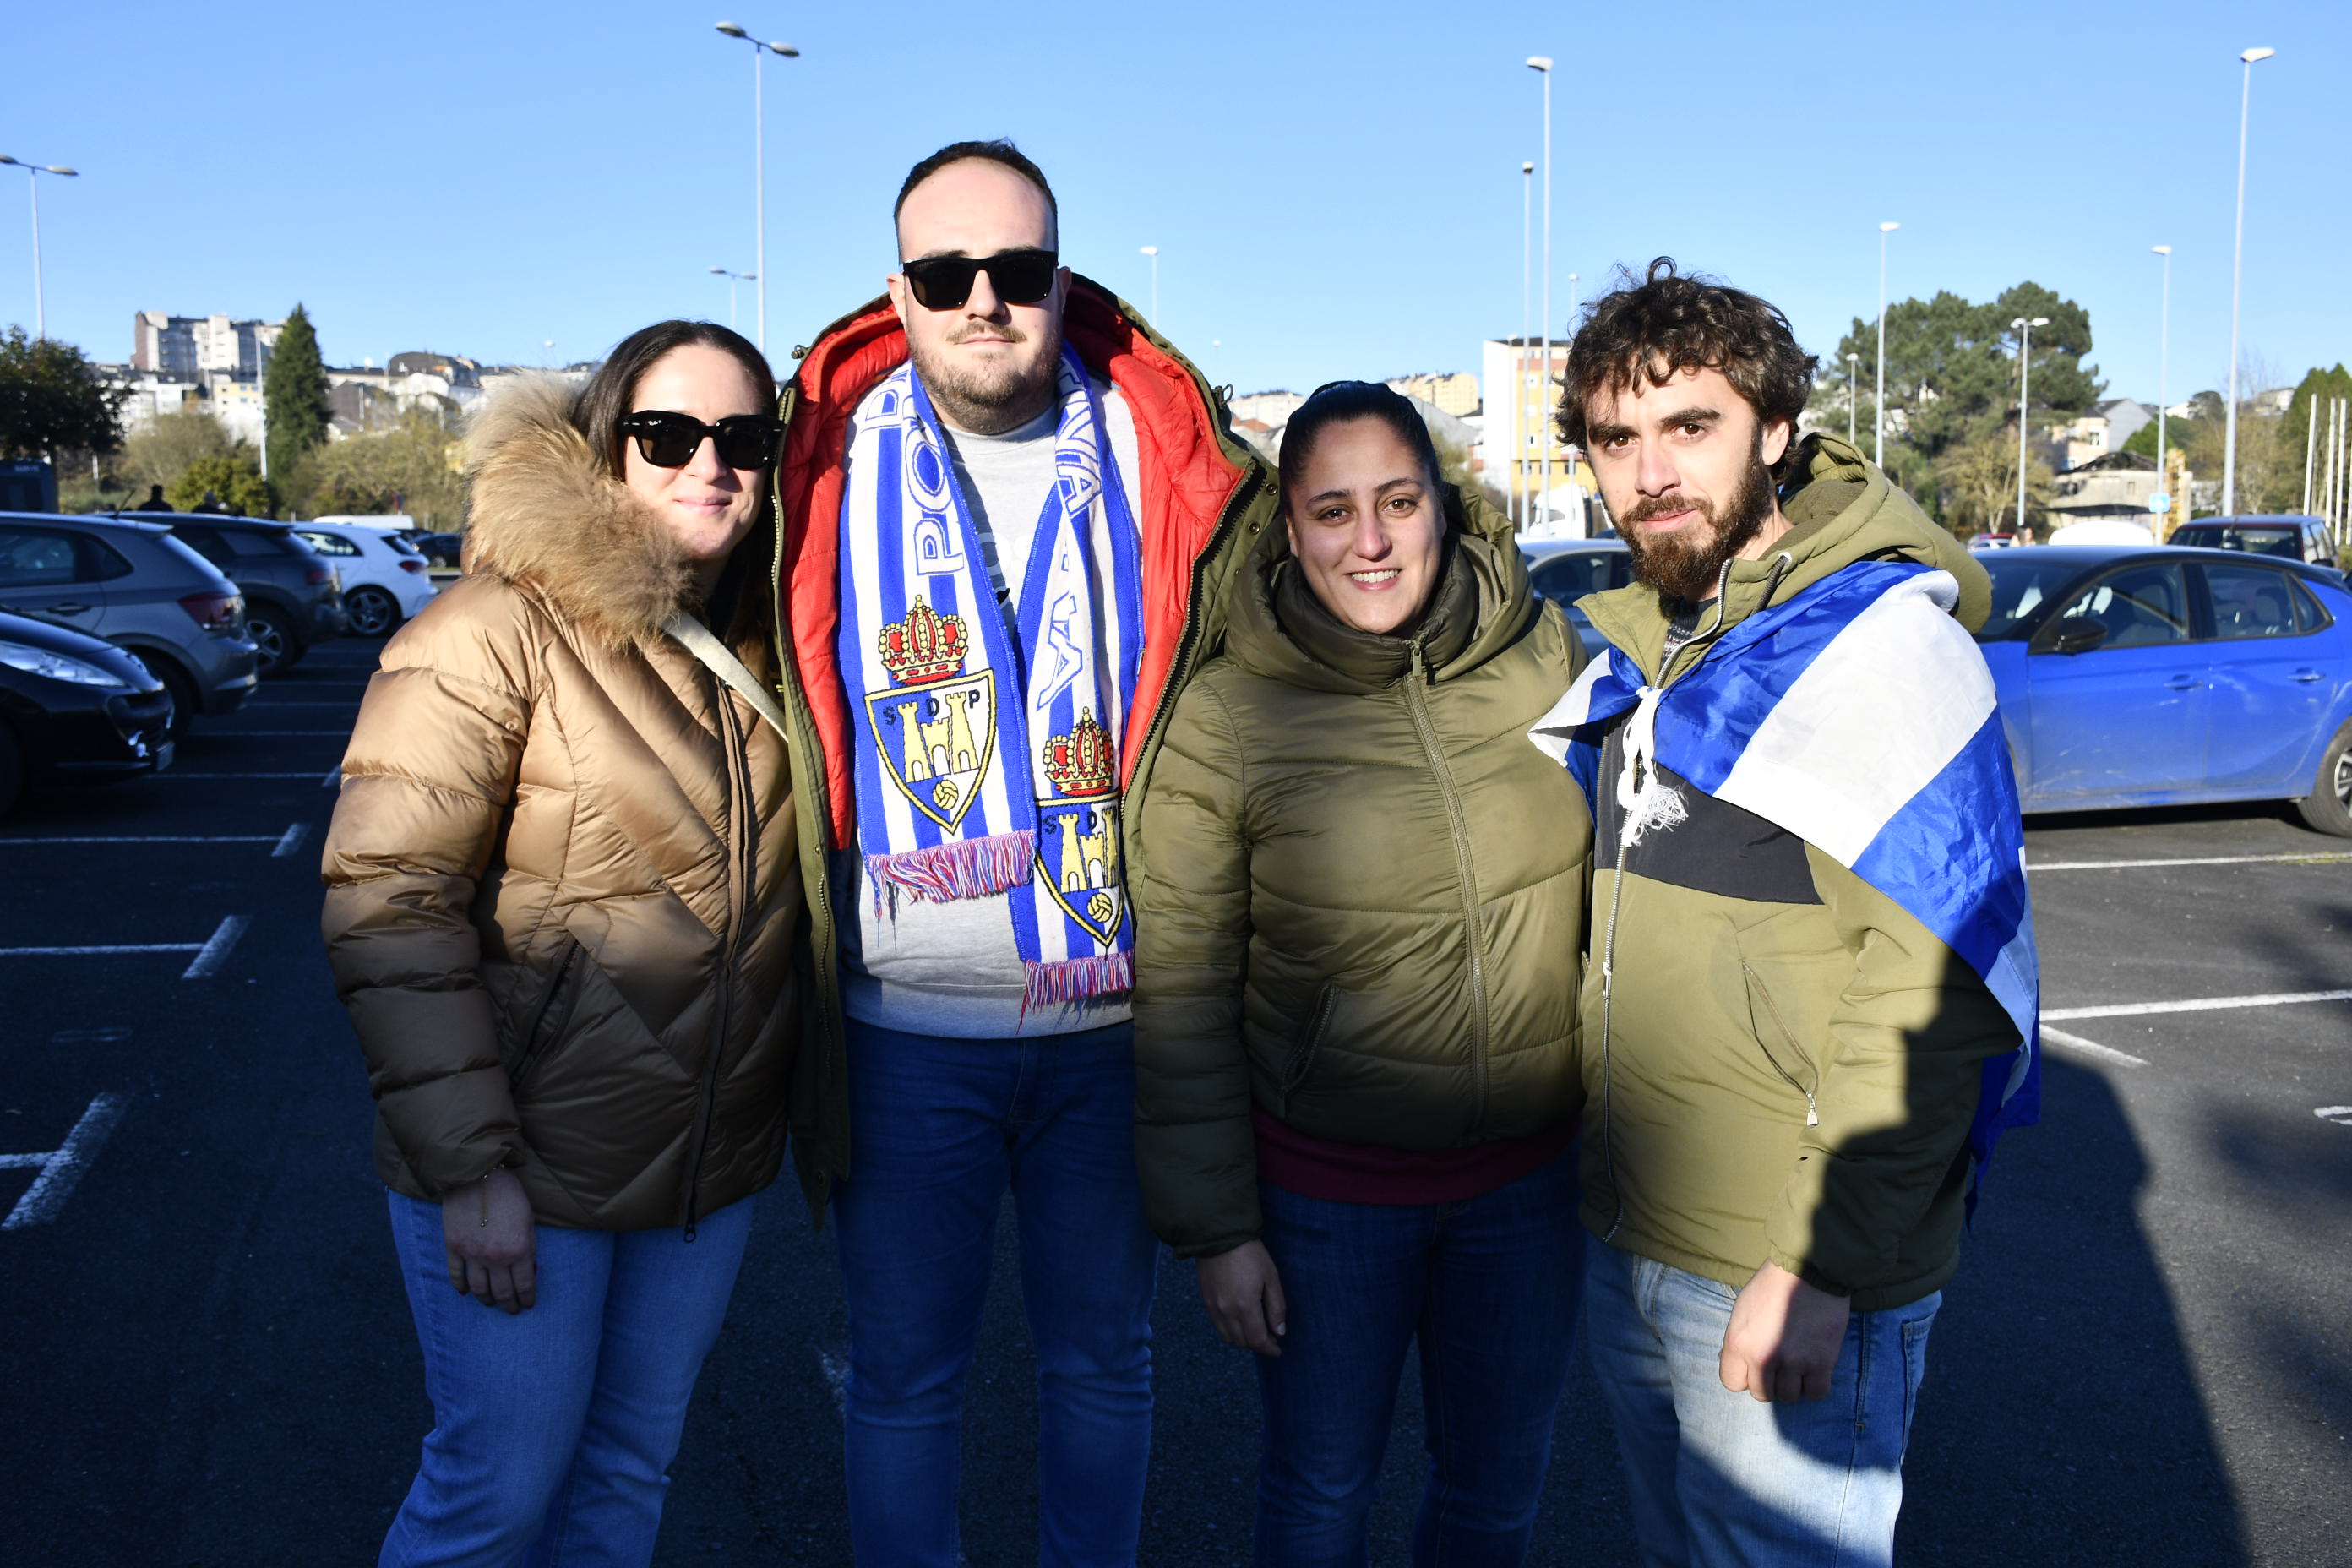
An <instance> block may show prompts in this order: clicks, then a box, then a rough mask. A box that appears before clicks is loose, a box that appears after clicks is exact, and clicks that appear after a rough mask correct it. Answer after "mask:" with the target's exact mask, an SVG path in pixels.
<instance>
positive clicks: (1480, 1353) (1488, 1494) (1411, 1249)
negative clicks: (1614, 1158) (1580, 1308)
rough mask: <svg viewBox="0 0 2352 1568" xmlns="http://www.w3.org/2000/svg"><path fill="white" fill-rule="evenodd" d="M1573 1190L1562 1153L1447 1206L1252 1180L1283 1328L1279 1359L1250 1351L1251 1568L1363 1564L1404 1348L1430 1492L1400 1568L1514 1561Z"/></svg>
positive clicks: (1563, 1322)
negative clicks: (1416, 1364)
mask: <svg viewBox="0 0 2352 1568" xmlns="http://www.w3.org/2000/svg"><path fill="white" fill-rule="evenodd" d="M1576 1193H1577V1187H1576V1152H1575V1151H1574V1150H1573V1149H1570V1151H1569V1152H1566V1153H1564V1154H1562V1155H1560V1156H1559V1158H1557V1159H1555V1160H1553V1161H1551V1162H1550V1163H1549V1164H1547V1165H1545V1166H1544V1167H1543V1168H1542V1169H1541V1170H1539V1171H1536V1172H1534V1173H1531V1174H1528V1175H1526V1176H1523V1177H1521V1178H1520V1179H1519V1180H1517V1181H1516V1182H1513V1183H1511V1184H1509V1185H1507V1186H1505V1187H1500V1188H1497V1189H1496V1191H1494V1192H1491V1193H1486V1194H1482V1195H1480V1196H1478V1197H1475V1198H1471V1199H1469V1200H1467V1201H1466V1202H1463V1203H1451V1204H1428V1205H1388V1204H1346V1203H1331V1202H1328V1201H1326V1200H1324V1199H1321V1198H1309V1197H1302V1196H1300V1195H1299V1194H1297V1193H1292V1192H1286V1191H1285V1190H1283V1189H1282V1188H1280V1187H1276V1186H1273V1185H1270V1184H1262V1185H1261V1187H1260V1189H1259V1202H1260V1205H1261V1208H1262V1209H1263V1212H1264V1214H1265V1247H1266V1251H1267V1252H1268V1253H1269V1254H1270V1255H1272V1257H1273V1258H1274V1265H1275V1268H1276V1270H1277V1271H1278V1272H1279V1274H1280V1276H1281V1280H1282V1290H1283V1296H1284V1299H1285V1300H1286V1304H1287V1306H1288V1310H1289V1325H1288V1331H1287V1332H1286V1333H1285V1335H1284V1336H1283V1340H1282V1354H1281V1355H1279V1356H1259V1357H1257V1358H1255V1359H1256V1361H1257V1372H1258V1387H1259V1389H1260V1391H1261V1392H1262V1393H1263V1394H1264V1395H1265V1458H1264V1460H1263V1461H1262V1463H1261V1464H1260V1466H1259V1469H1258V1491H1257V1561H1258V1563H1260V1564H1262V1565H1266V1568H1272V1565H1276V1564H1279V1565H1281V1568H1294V1565H1305V1564H1323V1563H1331V1564H1355V1565H1360V1564H1362V1563H1364V1562H1365V1561H1366V1556H1365V1552H1366V1547H1365V1538H1364V1521H1365V1516H1366V1515H1367V1513H1369V1511H1370V1509H1371V1505H1372V1493H1373V1489H1374V1488H1375V1486H1376V1485H1377V1484H1378V1482H1379V1479H1380V1471H1381V1454H1382V1453H1383V1451H1384V1450H1385V1449H1386V1448H1387V1447H1388V1437H1389V1426H1390V1424H1391V1420H1392V1419H1393V1418H1394V1415H1395V1410H1396V1396H1397V1382H1398V1379H1399V1377H1400V1376H1401V1375H1402V1373H1403V1370H1404V1357H1405V1351H1406V1350H1407V1348H1408V1347H1409V1346H1411V1345H1412V1343H1413V1342H1414V1341H1415V1340H1418V1341H1419V1342H1420V1344H1421V1397H1422V1408H1423V1415H1424V1419H1425V1422H1426V1426H1427V1430H1426V1433H1425V1440H1426V1442H1427V1445H1428V1448H1429V1482H1428V1485H1427V1487H1426V1488H1425V1489H1423V1493H1422V1499H1421V1512H1420V1517H1419V1519H1418V1521H1416V1522H1415V1524H1414V1526H1413V1538H1412V1561H1413V1562H1414V1563H1416V1564H1434V1563H1444V1564H1446V1565H1447V1568H1481V1565H1486V1564H1516V1563H1519V1562H1521V1561H1522V1560H1524V1559H1525V1558H1526V1556H1527V1552H1528V1538H1529V1537H1530V1536H1531V1535H1532V1533H1533V1532H1534V1530H1535V1521H1536V1502H1537V1499H1538V1495H1539V1494H1540V1493H1541V1491H1542V1490H1543V1479H1544V1467H1545V1465H1546V1464H1547V1463H1549V1460H1550V1458H1551V1432H1552V1420H1553V1416H1554V1415H1555V1414H1556V1412H1557V1411H1558V1409H1559V1396H1560V1390H1561V1387H1562V1385H1563V1384H1565V1383H1566V1381H1567V1378H1568V1363H1569V1352H1570V1348H1571V1346H1572V1345H1573V1344H1574V1342H1575V1329H1576V1298H1577V1289H1578V1278H1579V1261H1580V1260H1579V1246H1578V1243H1579V1238H1580V1237H1581V1236H1582V1234H1583V1233H1582V1231H1581V1230H1580V1228H1579V1226H1578V1225H1577V1219H1576Z"/></svg>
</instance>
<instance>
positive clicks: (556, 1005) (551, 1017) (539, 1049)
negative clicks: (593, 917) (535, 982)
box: [507, 941, 580, 1088]
mask: <svg viewBox="0 0 2352 1568" xmlns="http://www.w3.org/2000/svg"><path fill="white" fill-rule="evenodd" d="M579 967H580V943H579V942H577V941H567V942H565V943H564V944H563V956H562V959H560V960H559V961H558V962H557V963H556V965H555V974H554V977H553V978H552V979H551V980H549V981H548V983H547V990H546V991H545V993H544V994H541V997H540V999H539V1006H538V1007H537V1008H536V1009H535V1010H534V1011H533V1012H532V1014H531V1016H530V1028H529V1029H528V1030H526V1031H525V1032H524V1034H523V1037H522V1054H521V1055H520V1057H518V1058H516V1059H515V1065H514V1070H513V1071H512V1072H510V1073H509V1074H508V1075H507V1081H508V1082H509V1083H510V1084H512V1085H514V1086H515V1087H516V1088H520V1087H521V1086H522V1083H523V1080H524V1079H527V1078H529V1077H530V1069H531V1068H534V1067H537V1066H538V1065H539V1060H540V1058H541V1057H543V1056H545V1055H546V1054H547V1047H549V1046H550V1045H551V1044H552V1043H553V1042H554V1040H555V1038H556V1037H557V1036H559V1035H561V1034H562V1032H563V1026H564V1025H565V1024H567V1023H569V1022H571V1019H572V1003H573V1001H574V1000H575V999H576V998H577V997H578V995H579V987H578V986H577V985H576V984H573V981H574V979H575V978H576V972H577V971H578V970H579Z"/></svg>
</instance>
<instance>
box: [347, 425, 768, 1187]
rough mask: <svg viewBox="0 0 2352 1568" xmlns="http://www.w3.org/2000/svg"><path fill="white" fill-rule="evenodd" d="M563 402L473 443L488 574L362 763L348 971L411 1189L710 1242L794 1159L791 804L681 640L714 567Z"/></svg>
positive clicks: (453, 600)
mask: <svg viewBox="0 0 2352 1568" xmlns="http://www.w3.org/2000/svg"><path fill="white" fill-rule="evenodd" d="M566 399H567V394H566V392H565V391H564V389H563V388H562V387H560V386H557V385H553V384H526V385H524V386H522V387H520V388H517V389H514V390H512V391H509V392H507V393H504V394H502V395H500V396H499V398H497V399H496V400H494V401H493V403H492V404H491V405H489V407H488V410H487V411H486V412H485V414H484V416H482V417H481V418H480V419H479V420H478V424H477V426H476V428H475V430H474V432H473V433H472V436H471V437H470V446H469V452H468V458H469V464H470V467H471V469H472V473H473V509H472V515H471V518H470V521H469V526H468V531H467V575H466V576H465V577H464V578H463V579H461V580H460V581H459V582H458V583H457V584H456V585H454V586H453V587H452V588H450V589H449V591H447V592H446V593H445V594H443V595H441V596H440V597H439V598H438V599H436V601H435V602H434V603H433V604H432V605H430V606H429V607H428V608H426V609H425V611H424V612H423V613H422V614H420V615H419V616H417V617H416V618H415V620H414V621H412V622H410V623H409V624H408V625H407V626H404V627H403V628H402V630H401V631H400V633H399V635H398V636H396V637H394V638H393V640H392V641H391V642H390V643H389V644H388V645H387V646H386V647H385V648H384V652H383V663H382V668H381V669H380V670H379V672H378V673H377V674H376V675H375V676H374V678H373V679H372V680H371V681H370V682H369V684H368V689H367V695H366V698H365V700H364V701H363V702H362V705H361V709H360V715H359V722H358V726H357V728H356V729H355V730H354V731H353V733H352V742H351V749H350V751H349V752H347V753H346V754H345V756H344V759H343V789H342V795H341V800H340V801H339V802H338V804H337V805H336V808H335V816H334V825H333V826H332V827H331V829H330V830H329V834H328V839H327V845H326V854H325V865H324V876H325V879H326V884H327V899H326V910H325V916H324V921H323V923H324V929H325V932H326V939H327V952H328V957H329V960H330V962H331V964H332V966H333V969H334V974H335V984H336V989H337V991H338V993H339V994H341V996H342V998H343V1000H344V1002H345V1004H346V1005H348V1007H349V1008H350V1011H351V1017H352V1026H353V1027H354V1028H355V1029H356V1030H357V1031H358V1034H359V1037H360V1045H361V1047H362V1050H363V1051H364V1052H365V1054H366V1058H367V1065H368V1079H369V1085H370V1088H371V1089H372V1090H373V1093H374V1096H375V1100H376V1106H377V1110H378V1122H377V1138H376V1165H377V1169H378V1172H379V1173H381V1175H382V1176H383V1180H384V1181H385V1183H386V1184H389V1185H390V1186H392V1187H393V1188H394V1189H395V1190H396V1191H399V1192H403V1193H405V1194H409V1195H410V1196H412V1197H417V1198H424V1199H428V1200H437V1199H440V1198H442V1197H443V1196H445V1195H446V1194H448V1193H449V1192H450V1191H451V1190H452V1189H453V1188H457V1187H461V1186H463V1185H465V1184H467V1183H469V1182H475V1181H478V1180H479V1179H481V1178H482V1177H483V1176H484V1175H486V1174H488V1173H489V1172H491V1171H493V1170H498V1169H501V1168H503V1169H508V1170H511V1171H514V1172H515V1173H517V1174H518V1175H520V1178H521V1180H522V1184H523V1186H524V1188H525V1190H526V1191H527V1192H528V1193H529V1194H530V1202H531V1206H532V1208H533V1210H534V1211H535V1212H536V1214H537V1215H538V1217H539V1218H540V1219H541V1220H542V1221H544V1222H546V1223H549V1224H552V1225H559V1226H575V1227H583V1228H591V1229H599V1230H636V1229H647V1228H653V1227H657V1226H691V1225H692V1224H693V1222H694V1220H695V1218H696V1216H697V1215H703V1214H709V1213H710V1212H711V1211H713V1210H715V1209H718V1208H719V1207H722V1206H724V1205H728V1204H730V1203H733V1202H735V1201H736V1200H737V1199H740V1198H743V1197H746V1196H749V1195H750V1194H752V1193H755V1192H758V1191H759V1190H760V1189H761V1188H762V1187H764V1186H766V1185H767V1184H769V1183H770V1182H771V1181H772V1180H773V1179H774V1177H775V1174H776V1171H777V1167H778V1163H779V1162H780V1160H781V1159H782V1154H783V1151H784V1142H785V1129H786V1111H787V1103H786V1100H787V1086H788V1084H789V1082H790V1080H791V1076H792V1070H793V1055H794V1051H795V1048H796V1047H797V1045H798V1043H799V1039H800V1035H801V1030H802V1027H803V1018H802V1005H801V993H802V986H803V979H802V976H801V974H800V973H799V972H800V969H801V968H802V967H803V966H802V964H801V963H799V957H800V953H801V951H802V946H803V942H802V933H803V904H802V892H803V889H802V886H801V874H802V873H801V867H800V863H799V855H798V852H797V836H796V835H795V833H794V831H793V795H792V787H791V782H790V776H789V773H788V770H787V764H786V757H785V747H784V743H783V742H782V740H781V739H780V738H779V737H778V736H777V734H776V733H775V731H773V730H772V729H771V728H770V727H768V726H767V725H765V724H763V723H762V722H761V720H760V718H759V717H758V715H757V714H756V713H754V712H753V711H752V710H751V708H750V707H749V705H747V704H746V703H745V702H744V701H743V700H742V699H741V698H740V697H738V696H737V695H735V694H734V693H733V692H732V691H730V690H729V689H726V688H724V687H723V686H722V685H720V684H719V681H718V679H717V678H716V677H714V676H713V675H712V674H711V673H710V671H709V670H708V669H706V668H704V667H703V666H702V665H701V664H700V663H699V662H698V661H697V660H696V658H694V656H693V655H691V654H690V653H688V651H687V650H686V648H685V647H682V646H681V645H679V644H678V643H677V641H675V640H674V639H672V638H671V637H668V636H667V635H666V634H664V633H663V631H662V630H661V627H662V625H663V623H664V622H665V621H667V619H668V618H669V617H670V616H671V615H672V614H674V613H675V612H677V611H679V610H681V609H684V610H688V611H689V612H691V611H695V610H697V609H698V605H696V603H695V595H694V589H693V584H692V577H691V574H690V573H689V570H688V563H687V562H686V561H685V560H684V559H683V558H682V557H681V555H680V554H679V552H678V551H677V547H676V545H675V544H674V543H673V542H672V541H671V537H670V535H669V532H668V531H667V527H666V525H665V524H663V522H662V521H660V520H659V519H658V518H657V517H656V516H655V515H654V514H653V513H652V512H651V511H650V510H648V509H646V507H645V506H644V505H643V504H642V503H641V502H639V501H638V500H636V499H635V497H634V496H633V495H631V494H630V492H629V491H628V490H627V489H625V488H624V487H623V486H621V485H620V484H619V483H618V482H616V481H615V480H614V479H611V478H609V477H608V476H607V475H606V473H605V472H604V468H603V467H602V465H601V464H600V463H599V461H598V460H597V456H596V454H595V453H594V452H593V450H592V448H591V447H590V446H589V443H588V442H587V441H586V440H585V439H583V437H581V435H580V434H579V432H578V431H577V430H576V429H575V428H574V427H573V426H572V425H571V424H570V422H569V421H568V420H567V419H566V418H565V416H564V408H565V404H566ZM755 547H756V546H755ZM753 565H754V566H756V567H761V568H763V567H764V565H765V552H764V550H762V551H761V559H760V560H759V561H757V562H755V563H753ZM760 576H761V573H760V572H756V571H755V572H754V573H753V574H752V590H751V591H752V592H754V593H756V592H757V591H758V590H759V588H760V586H761V584H760V582H759V577H760ZM766 647H767V637H766V636H765V635H764V634H763V635H761V636H760V637H757V638H755V639H752V640H751V642H750V644H749V645H748V646H747V647H744V648H743V649H742V652H743V656H744V657H745V658H746V661H747V662H749V663H751V664H752V666H753V668H758V666H759V665H760V664H761V662H764V661H765V659H766V658H767V655H766V651H765V650H766Z"/></svg>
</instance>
